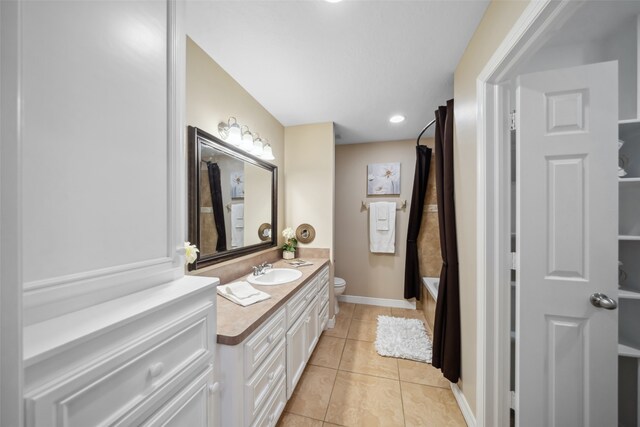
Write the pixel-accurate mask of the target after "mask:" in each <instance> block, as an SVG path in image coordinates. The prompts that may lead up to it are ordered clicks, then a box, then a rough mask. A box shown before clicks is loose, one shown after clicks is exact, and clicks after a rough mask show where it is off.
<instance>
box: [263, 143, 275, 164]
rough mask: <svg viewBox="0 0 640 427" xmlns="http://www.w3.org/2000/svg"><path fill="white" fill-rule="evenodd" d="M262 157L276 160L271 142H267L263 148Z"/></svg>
mask: <svg viewBox="0 0 640 427" xmlns="http://www.w3.org/2000/svg"><path fill="white" fill-rule="evenodd" d="M262 158H263V159H265V160H275V159H276V158H275V157H273V150H272V149H271V144H269V143H266V144H265V145H264V148H263V149H262Z"/></svg>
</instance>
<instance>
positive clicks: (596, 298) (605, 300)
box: [589, 293, 618, 310]
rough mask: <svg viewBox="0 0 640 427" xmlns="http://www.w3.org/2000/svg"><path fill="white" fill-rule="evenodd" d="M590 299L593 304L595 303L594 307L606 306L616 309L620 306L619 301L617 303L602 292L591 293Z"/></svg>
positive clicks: (606, 307) (609, 308) (608, 308)
mask: <svg viewBox="0 0 640 427" xmlns="http://www.w3.org/2000/svg"><path fill="white" fill-rule="evenodd" d="M589 300H590V301H591V305H593V306H594V307H598V308H605V309H607V310H615V309H616V308H618V303H616V302H615V301H614V300H612V299H611V298H609V297H608V296H606V295H605V294H601V293H595V294H591V297H589Z"/></svg>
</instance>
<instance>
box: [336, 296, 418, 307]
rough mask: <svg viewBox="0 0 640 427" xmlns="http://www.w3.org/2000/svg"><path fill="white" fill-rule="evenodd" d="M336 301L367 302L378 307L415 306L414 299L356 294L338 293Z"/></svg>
mask: <svg viewBox="0 0 640 427" xmlns="http://www.w3.org/2000/svg"><path fill="white" fill-rule="evenodd" d="M337 298H338V301H342V302H352V303H354V304H368V305H377V306H380V307H393V308H410V309H414V310H415V308H416V302H415V301H407V300H405V299H388V298H372V297H360V296H357V295H339V296H338V297H337Z"/></svg>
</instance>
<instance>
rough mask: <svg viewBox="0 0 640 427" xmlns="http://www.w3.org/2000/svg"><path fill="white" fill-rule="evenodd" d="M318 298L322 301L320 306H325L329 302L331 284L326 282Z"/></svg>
mask: <svg viewBox="0 0 640 427" xmlns="http://www.w3.org/2000/svg"><path fill="white" fill-rule="evenodd" d="M318 298H319V301H320V303H319V304H320V308H322V307H324V305H325V304H326V303H327V302H329V284H328V283H326V284H325V285H324V286H323V287H322V289H321V290H320V292H318Z"/></svg>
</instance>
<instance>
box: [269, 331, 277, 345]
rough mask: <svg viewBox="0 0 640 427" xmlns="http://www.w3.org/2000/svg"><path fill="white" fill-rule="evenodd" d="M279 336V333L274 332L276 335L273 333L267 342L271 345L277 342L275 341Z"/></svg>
mask: <svg viewBox="0 0 640 427" xmlns="http://www.w3.org/2000/svg"><path fill="white" fill-rule="evenodd" d="M277 335H278V332H274V333H272V334H271V335H269V338H267V342H268V343H269V344H271V343H272V342H273V340H275V339H276V336H277Z"/></svg>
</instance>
